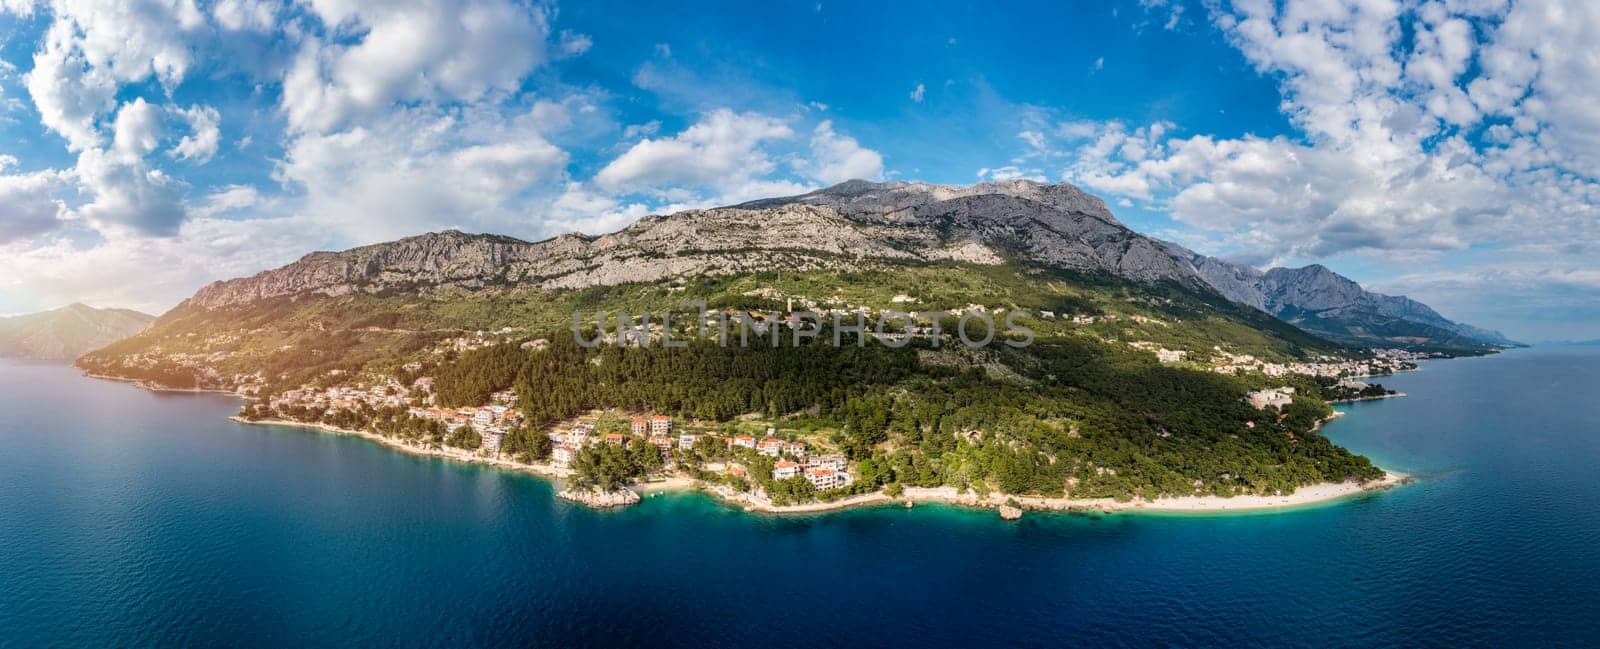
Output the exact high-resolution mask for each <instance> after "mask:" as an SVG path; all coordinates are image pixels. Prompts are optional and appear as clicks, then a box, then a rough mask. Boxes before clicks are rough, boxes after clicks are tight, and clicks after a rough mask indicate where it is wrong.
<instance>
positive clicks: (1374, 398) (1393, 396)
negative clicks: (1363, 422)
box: [1328, 392, 1406, 405]
mask: <svg viewBox="0 0 1600 649" xmlns="http://www.w3.org/2000/svg"><path fill="white" fill-rule="evenodd" d="M1403 396H1406V393H1404V392H1396V393H1394V394H1380V395H1377V396H1371V397H1356V398H1354V399H1334V400H1332V401H1329V402H1328V405H1333V404H1336V403H1360V402H1362V401H1378V400H1380V399H1398V398H1400V397H1403Z"/></svg>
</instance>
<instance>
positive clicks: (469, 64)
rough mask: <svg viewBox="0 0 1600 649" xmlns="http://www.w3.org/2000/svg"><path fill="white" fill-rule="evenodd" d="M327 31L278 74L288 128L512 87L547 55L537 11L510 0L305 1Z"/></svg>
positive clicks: (320, 126)
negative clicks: (399, 104) (328, 34)
mask: <svg viewBox="0 0 1600 649" xmlns="http://www.w3.org/2000/svg"><path fill="white" fill-rule="evenodd" d="M310 6H311V9H312V12H313V14H315V15H316V16H317V17H318V18H320V19H321V21H322V23H323V24H324V25H325V26H326V27H327V28H328V29H329V30H330V31H332V32H334V34H336V35H340V34H344V35H348V34H360V36H359V37H358V38H356V39H355V42H353V43H349V44H346V43H345V42H344V39H341V38H331V39H326V40H319V39H310V40H308V41H307V42H306V43H305V45H304V46H303V47H302V49H301V50H300V53H299V55H298V56H297V57H296V58H295V61H294V64H293V65H292V67H291V68H290V69H289V71H288V74H287V75H286V76H285V77H284V80H283V100H282V107H283V111H284V113H285V115H286V116H287V117H288V120H289V125H290V127H291V128H292V129H294V130H296V131H300V132H316V131H329V130H334V129H337V128H338V127H341V126H344V125H345V124H346V123H347V122H348V121H349V120H351V119H352V118H356V117H361V116H370V115H374V114H377V113H380V112H382V111H384V110H386V109H388V108H389V107H391V106H392V105H394V104H395V103H396V102H404V101H417V100H425V101H471V100H475V99H478V98H480V97H482V96H483V95H484V94H485V93H488V92H491V91H510V90H513V89H515V88H516V87H517V86H518V84H520V83H521V81H522V79H523V78H524V77H526V76H527V75H528V73H530V72H532V71H533V69H534V68H535V67H536V66H537V65H539V64H540V63H542V62H543V61H544V60H545V58H546V50H545V47H546V46H545V39H546V36H547V34H548V32H549V25H548V24H547V21H546V18H545V15H544V13H543V12H542V11H540V10H534V9H530V8H529V7H528V6H527V5H524V4H522V3H519V2H513V1H511V0H460V1H458V2H448V3H438V2H425V1H423V0H406V1H395V0H350V1H341V2H332V1H322V2H312V3H311V5H310Z"/></svg>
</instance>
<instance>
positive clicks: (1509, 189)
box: [1020, 1, 1600, 259]
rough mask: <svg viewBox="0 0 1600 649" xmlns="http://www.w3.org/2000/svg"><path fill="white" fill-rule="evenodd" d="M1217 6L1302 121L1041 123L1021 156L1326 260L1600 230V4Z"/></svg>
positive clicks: (1219, 235) (1245, 244)
mask: <svg viewBox="0 0 1600 649" xmlns="http://www.w3.org/2000/svg"><path fill="white" fill-rule="evenodd" d="M1148 4H1149V5H1151V6H1152V7H1158V6H1163V5H1164V3H1148ZM1558 5H1561V6H1560V7H1559V10H1557V9H1558ZM1213 19H1214V20H1215V22H1216V23H1217V25H1218V26H1219V27H1220V28H1221V29H1222V30H1223V32H1224V34H1225V35H1226V36H1227V37H1228V39H1229V41H1230V42H1231V43H1233V44H1234V45H1235V46H1237V47H1238V48H1239V50H1240V51H1241V52H1243V53H1244V55H1245V57H1246V59H1247V60H1249V61H1250V62H1251V63H1252V64H1253V65H1255V66H1256V68H1257V69H1259V70H1260V71H1262V72H1263V73H1270V74H1274V75H1277V76H1278V77H1279V78H1280V79H1281V84H1282V88H1283V93H1284V102H1283V106H1282V107H1283V110H1284V112H1285V113H1286V114H1287V115H1288V116H1289V118H1290V119H1291V121H1292V123H1293V124H1294V125H1295V126H1296V127H1298V128H1299V129H1300V130H1301V131H1302V133H1303V137H1296V138H1289V137H1275V138H1261V137H1255V136H1248V135H1247V136H1244V137H1237V138H1218V137H1214V136H1209V135H1203V134H1200V135H1186V136H1183V137H1176V135H1177V134H1178V132H1179V131H1178V129H1179V126H1178V125H1174V124H1170V123H1164V122H1163V123H1154V124H1148V125H1143V126H1130V125H1127V124H1125V123H1123V122H1120V121H1110V122H1102V123H1096V122H1085V121H1082V120H1069V119H1061V120H1059V121H1058V122H1057V123H1056V124H1055V125H1054V127H1049V126H1044V125H1041V124H1039V123H1037V121H1038V120H1035V121H1034V122H1030V123H1027V124H1025V127H1024V129H1023V132H1022V135H1021V136H1020V137H1022V138H1023V140H1024V141H1025V142H1027V143H1028V149H1027V152H1026V153H1025V154H1024V155H1023V157H1022V159H1024V160H1026V161H1029V162H1035V163H1039V162H1044V161H1048V160H1062V161H1063V162H1062V164H1061V167H1060V168H1061V172H1060V173H1061V177H1062V178H1064V179H1066V180H1070V181H1073V182H1077V183H1080V184H1082V185H1084V186H1086V187H1088V188H1090V189H1093V190H1095V191H1098V192H1101V193H1105V194H1109V195H1112V196H1114V197H1117V198H1121V199H1132V200H1135V201H1140V202H1143V203H1145V205H1146V206H1147V207H1151V208H1154V209H1158V210H1164V211H1166V212H1168V213H1170V214H1171V215H1172V216H1173V217H1174V218H1176V219H1177V220H1179V221H1181V222H1183V223H1186V224H1189V225H1191V226H1194V227H1196V228H1198V229H1200V230H1202V231H1204V232H1208V233H1210V234H1211V235H1212V236H1213V239H1212V243H1213V247H1215V248H1216V249H1217V250H1216V251H1219V252H1227V251H1230V250H1239V249H1247V248H1248V249H1254V250H1257V251H1265V252H1267V253H1268V254H1269V255H1270V256H1272V257H1274V258H1279V259H1286V258H1296V259H1319V258H1326V257H1330V256H1334V255H1339V254H1343V253H1349V252H1363V251H1380V250H1381V251H1397V252H1402V253H1408V254H1409V253H1417V252H1424V253H1426V252H1439V251H1449V250H1464V249H1467V248H1469V247H1470V246H1472V245H1473V244H1475V243H1488V242H1507V241H1510V242H1516V241H1535V240H1542V239H1545V238H1549V237H1557V238H1574V237H1576V238H1586V237H1592V236H1594V235H1595V234H1596V227H1597V226H1596V225H1595V224H1596V221H1597V219H1596V216H1600V214H1597V213H1596V208H1595V207H1594V205H1595V202H1594V198H1595V197H1596V194H1597V193H1600V191H1597V186H1596V183H1595V182H1594V179H1595V177H1596V172H1600V164H1596V163H1597V161H1600V157H1596V156H1595V154H1594V153H1593V152H1594V151H1596V150H1597V146H1596V145H1600V110H1597V109H1595V108H1594V107H1595V106H1596V105H1600V91H1595V90H1593V88H1592V86H1593V84H1592V83H1583V84H1580V83H1579V81H1578V80H1579V79H1590V80H1592V79H1593V78H1594V76H1595V75H1600V62H1596V61H1594V60H1592V57H1586V56H1584V55H1582V52H1585V51H1587V50H1586V49H1585V48H1586V47H1587V45H1585V43H1586V42H1587V39H1588V38H1590V36H1591V35H1592V34H1594V33H1596V32H1597V31H1600V5H1595V4H1593V3H1565V4H1564V5H1562V3H1555V2H1544V1H1533V2H1523V3H1518V4H1516V5H1514V6H1508V5H1504V4H1502V3H1492V2H1491V3H1455V2H1447V3H1440V2H1431V3H1422V4H1420V5H1414V6H1413V5H1402V4H1396V3H1382V2H1378V3H1373V2H1337V1H1336V2H1320V3H1306V2H1290V3H1284V4H1281V5H1280V4H1276V3H1247V2H1236V3H1228V4H1222V5H1219V6H1218V7H1217V8H1216V11H1215V12H1214V14H1213ZM1406 20H1409V21H1412V22H1413V23H1414V24H1415V26H1416V29H1415V32H1414V34H1413V35H1412V37H1411V38H1410V39H1409V40H1408V39H1406V38H1405V35H1404V34H1402V33H1401V31H1400V29H1399V27H1398V25H1399V24H1401V22H1403V21H1406ZM1480 33H1481V34H1483V35H1484V36H1483V37H1481V38H1480V37H1479V36H1477V34H1480ZM1579 85H1582V86H1583V87H1582V88H1581V89H1580V88H1579V87H1578V86H1579ZM1547 96H1548V97H1550V99H1544V98H1545V97H1547ZM1556 97H1560V99H1555V98H1556ZM1557 103H1560V104H1561V105H1562V106H1563V107H1564V108H1563V109H1561V110H1556V109H1554V108H1553V106H1554V105H1555V104H1557ZM1558 136H1559V137H1558Z"/></svg>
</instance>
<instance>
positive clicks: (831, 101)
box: [0, 0, 1600, 340]
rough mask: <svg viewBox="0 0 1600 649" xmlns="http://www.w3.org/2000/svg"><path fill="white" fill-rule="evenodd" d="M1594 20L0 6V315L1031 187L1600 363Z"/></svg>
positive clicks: (982, 11)
mask: <svg viewBox="0 0 1600 649" xmlns="http://www.w3.org/2000/svg"><path fill="white" fill-rule="evenodd" d="M1596 36H1600V9H1597V8H1596V4H1595V3H1586V2H1576V1H1569V2H1562V1H1558V0H1537V1H1532V2H1516V3H1511V2H1504V1H1500V0H1438V1H1427V2H1420V1H1407V2H1389V1H1386V0H1348V1H1346V0H1322V1H1318V2H1292V1H1291V2H1279V3H1274V2H1255V1H1245V0H1240V1H1237V2H1227V1H1223V0H1217V1H1208V2H1204V3H1199V2H1194V3H1185V2H1176V1H1163V0H1130V1H1128V2H1110V3H1037V4H1032V5H1026V6H1024V5H1017V6H1015V7H1013V8H1012V9H1011V10H1009V11H1005V12H999V11H994V10H993V8H992V6H990V5H985V4H978V3H954V2H949V3H943V2H934V3H922V4H918V5H916V6H914V7H911V6H889V5H885V4H882V3H848V4H847V3H828V2H823V3H816V2H792V3H791V2H775V3H737V2H725V3H698V4H695V5H694V6H692V7H676V8H663V7H661V6H659V3H638V2H620V3H531V2H525V1H523V0H391V1H381V2H380V1H377V0H304V1H301V2H288V1H285V0H215V1H212V0H115V1H112V0H103V1H97V2H80V1H78V0H48V1H46V0H37V1H36V0H0V62H3V63H0V313H6V312H13V313H14V312H25V311H31V310H37V309H43V308H50V307H53V306H57V305H59V304H63V303H66V302H70V301H74V300H82V301H87V302H90V303H92V304H97V305H118V306H122V305H126V306H134V307H137V308H142V309H146V310H151V311H161V310H164V309H166V308H169V307H170V306H172V305H173V304H175V303H176V302H177V301H179V300H181V299H182V298H183V297H186V296H187V295H188V294H190V293H192V292H193V291H194V290H195V289H197V288H198V287H200V286H202V285H204V284H205V283H207V282H210V281H213V280H216V279H223V278H227V277H232V276H237V275H243V274H249V273H253V272H256V271H259V270H263V269H266V268H270V267H273V266H276V265H280V264H283V263H286V262H288V261H292V260H293V259H295V258H297V257H298V256H300V255H301V254H303V253H305V252H307V251H310V250H314V249H336V248H343V247H348V246H352V245H358V244H364V243H371V242H376V241H382V240H388V239H392V238H396V237H399V236H405V235H408V234H416V233H419V232H424V231H429V230H438V229H443V228H447V227H458V228H462V229H465V230H469V231H491V232H501V233H506V234H512V235H515V236H520V237H524V238H530V239H537V238H543V237H546V236H551V235H555V234H560V233H562V232H568V231H575V230H576V231H584V232H589V233H598V232H604V231H610V230H614V229H616V228H619V227H622V226H624V225H626V224H627V223H630V222H631V221H632V220H634V219H636V218H638V217H639V216H642V215H644V214H648V213H664V212H670V211H674V210H677V209H685V208H693V207H705V206H712V205H718V204H727V203H731V202H736V201H741V200H747V199H750V198H756V197H762V196H769V195H776V194H787V193H797V192H801V191H806V190H809V189H812V188H816V187H820V186H823V185H826V184H830V183H832V182H837V181H839V180H843V179H846V178H850V177H867V178H873V179H885V180H895V179H906V180H923V181H931V182H940V183H957V184H968V183H972V182H976V181H979V180H988V179H1005V178H1016V177H1025V178H1035V179H1038V180H1043V181H1048V182H1072V183H1076V184H1079V185H1081V186H1083V187H1085V188H1086V189H1088V190H1090V191H1092V192H1094V193H1096V194H1098V195H1100V196H1102V197H1104V198H1106V200H1107V201H1108V203H1110V204H1111V205H1112V207H1113V210H1114V211H1115V212H1116V213H1117V214H1118V216H1119V217H1120V218H1122V219H1123V220H1124V221H1125V222H1127V223H1128V224H1130V225H1131V226H1133V227H1135V228H1136V229H1139V230H1141V231H1144V232H1147V233H1151V234H1154V235H1157V236H1160V237H1163V238H1167V239H1170V240H1173V241H1177V242H1179V243H1182V244H1184V245H1187V246H1189V247H1191V248H1194V249H1196V250H1198V251H1200V252H1205V253H1208V254H1217V255H1224V256H1229V257H1232V258H1235V259H1238V260H1242V261H1247V262H1249V263H1253V264H1258V265H1268V264H1277V265H1282V264H1287V265H1301V264H1306V263H1323V264H1326V265H1328V266H1330V267H1332V268H1334V269H1335V270H1338V271H1340V272H1343V273H1345V274H1348V275H1350V276H1352V277H1354V278H1356V279H1357V280H1359V281H1362V282H1363V283H1365V284H1367V285H1369V287H1372V288H1376V289H1378V290H1383V291H1386V292H1391V293H1403V294H1410V295H1412V296H1414V297H1417V298H1419V299H1422V300H1423V301H1425V302H1428V303H1429V304H1432V305H1434V306H1435V307H1437V308H1439V309H1440V310H1441V311H1443V312H1444V313H1445V314H1446V315H1447V316H1450V317H1454V318H1458V319H1461V320H1464V321H1467V322H1471V323H1473V324H1478V325H1481V326H1488V327H1495V328H1500V329H1503V330H1505V331H1506V332H1507V333H1508V334H1510V335H1512V336H1514V337H1521V338H1524V339H1533V340H1537V339H1544V338H1580V337H1600V307H1597V306H1596V304H1600V302H1597V300H1596V299H1595V298H1596V297H1600V265H1597V264H1596V263H1595V262H1594V261H1592V260H1593V259H1595V253H1596V250H1595V248H1596V245H1597V243H1600V227H1597V221H1596V216H1597V214H1596V208H1595V205H1596V204H1597V202H1600V190H1597V189H1596V184H1595V180H1594V179H1595V178H1596V174H1597V172H1600V155H1597V154H1596V153H1595V151H1596V150H1600V148H1597V147H1596V146H1593V145H1597V144H1600V109H1597V108H1595V107H1596V106H1597V105H1600V96H1597V95H1600V90H1596V89H1595V88H1593V87H1592V86H1594V85H1595V84H1593V82H1592V81H1593V79H1595V78H1600V62H1597V60H1596V59H1597V57H1595V56H1593V54H1594V45H1593V42H1595V37H1596Z"/></svg>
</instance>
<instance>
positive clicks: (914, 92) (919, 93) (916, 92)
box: [911, 83, 928, 104]
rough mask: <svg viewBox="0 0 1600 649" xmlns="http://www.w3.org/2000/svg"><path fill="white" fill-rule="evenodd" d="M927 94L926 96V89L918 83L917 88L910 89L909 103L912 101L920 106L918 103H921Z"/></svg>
mask: <svg viewBox="0 0 1600 649" xmlns="http://www.w3.org/2000/svg"><path fill="white" fill-rule="evenodd" d="M927 94H928V87H927V86H924V85H922V84H920V83H919V84H917V87H915V88H912V89H911V101H914V102H916V103H919V104H920V103H922V98H923V97H924V96H926V95H927Z"/></svg>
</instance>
